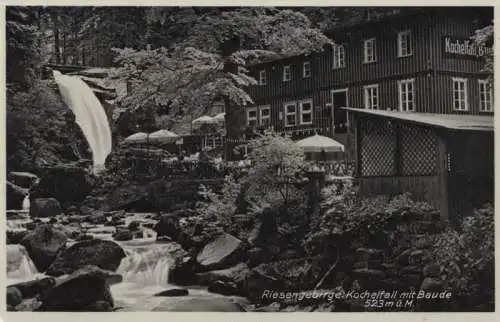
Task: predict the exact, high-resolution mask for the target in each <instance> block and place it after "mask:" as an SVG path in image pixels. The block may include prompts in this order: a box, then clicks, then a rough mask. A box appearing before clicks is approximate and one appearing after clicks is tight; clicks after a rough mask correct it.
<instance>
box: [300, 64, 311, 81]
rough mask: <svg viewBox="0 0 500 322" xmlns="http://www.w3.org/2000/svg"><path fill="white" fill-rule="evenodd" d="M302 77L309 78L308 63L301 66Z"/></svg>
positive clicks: (309, 69)
mask: <svg viewBox="0 0 500 322" xmlns="http://www.w3.org/2000/svg"><path fill="white" fill-rule="evenodd" d="M302 77H304V78H308V77H311V63H310V62H308V61H306V62H304V64H302Z"/></svg>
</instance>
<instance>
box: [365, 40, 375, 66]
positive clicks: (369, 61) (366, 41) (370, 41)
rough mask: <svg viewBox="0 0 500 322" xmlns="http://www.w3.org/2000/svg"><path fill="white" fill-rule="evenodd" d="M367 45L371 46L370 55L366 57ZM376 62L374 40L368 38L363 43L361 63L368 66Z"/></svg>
mask: <svg viewBox="0 0 500 322" xmlns="http://www.w3.org/2000/svg"><path fill="white" fill-rule="evenodd" d="M369 44H371V46H372V55H371V57H370V56H368V48H369ZM376 61H377V42H376V38H375V37H373V38H369V39H365V40H364V41H363V63H365V64H369V63H374V62H376Z"/></svg>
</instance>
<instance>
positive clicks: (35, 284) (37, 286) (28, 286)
mask: <svg viewBox="0 0 500 322" xmlns="http://www.w3.org/2000/svg"><path fill="white" fill-rule="evenodd" d="M55 285H56V280H55V279H54V278H53V277H45V278H41V279H37V280H33V281H29V282H23V283H17V284H14V285H10V286H9V287H14V288H16V289H18V290H19V291H20V292H21V295H22V298H23V299H29V298H33V297H36V296H37V295H39V294H43V293H45V292H47V291H50V289H52V288H53V287H54V286H55Z"/></svg>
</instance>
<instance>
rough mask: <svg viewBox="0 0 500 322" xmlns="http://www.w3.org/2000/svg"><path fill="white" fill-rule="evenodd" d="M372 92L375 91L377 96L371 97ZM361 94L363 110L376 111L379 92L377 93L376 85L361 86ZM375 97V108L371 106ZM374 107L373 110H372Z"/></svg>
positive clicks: (377, 87)
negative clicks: (363, 104)
mask: <svg viewBox="0 0 500 322" xmlns="http://www.w3.org/2000/svg"><path fill="white" fill-rule="evenodd" d="M374 91H376V94H377V95H373V93H374ZM363 93H364V98H365V99H364V101H365V108H366V109H368V110H378V109H379V108H380V92H379V85H378V84H372V85H366V86H363ZM375 96H376V97H377V105H376V106H375V105H374V104H373V101H374V99H373V98H374V97H375ZM374 106H375V108H374Z"/></svg>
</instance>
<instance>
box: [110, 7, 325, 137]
mask: <svg viewBox="0 0 500 322" xmlns="http://www.w3.org/2000/svg"><path fill="white" fill-rule="evenodd" d="M147 17H148V21H149V22H150V23H159V24H163V25H164V26H165V30H176V34H175V35H173V36H172V37H171V39H170V41H172V42H171V43H170V45H169V46H168V47H161V48H157V49H154V50H141V51H137V50H131V49H122V50H117V52H118V53H119V56H118V59H117V62H118V63H119V64H120V65H121V69H120V71H119V73H118V77H120V76H122V77H128V78H129V81H131V82H132V83H133V84H134V86H133V88H134V89H133V90H132V93H131V95H129V96H128V97H127V99H126V100H125V101H124V102H123V103H124V105H125V106H127V107H129V108H131V109H137V108H142V107H145V106H150V105H151V104H156V105H158V104H165V105H167V104H170V105H171V111H172V113H174V114H176V115H178V116H180V117H183V116H185V115H186V114H192V115H195V116H197V115H199V114H201V113H203V112H204V111H205V110H206V109H207V108H208V107H210V106H211V105H212V104H213V103H214V101H216V100H220V99H223V100H224V101H225V102H226V128H227V136H228V137H229V138H232V139H238V138H240V137H241V134H242V130H243V129H242V127H241V124H242V122H243V121H242V117H243V116H242V114H243V113H238V111H239V110H240V109H241V108H242V107H243V106H244V105H246V104H247V103H251V102H253V101H252V98H251V97H250V96H249V95H248V94H247V92H246V88H247V87H248V86H250V85H252V84H255V83H256V81H255V79H253V78H252V77H250V76H249V75H248V70H247V69H246V68H245V66H247V65H248V64H251V63H254V62H259V61H262V60H265V59H270V58H278V57H284V56H293V55H297V54H308V53H312V52H315V51H321V50H323V48H324V46H325V45H327V44H332V41H331V40H330V39H329V38H327V37H326V36H324V35H323V34H322V33H321V32H320V31H319V30H317V29H314V28H312V27H311V23H310V21H309V19H308V18H307V17H306V16H305V15H303V14H301V13H298V12H295V11H292V10H279V9H274V8H230V7H223V8H181V9H179V8H177V9H173V8H161V7H159V8H150V9H149V10H148V12H147ZM181 22H182V24H181ZM188 30H189V34H187V31H188Z"/></svg>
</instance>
